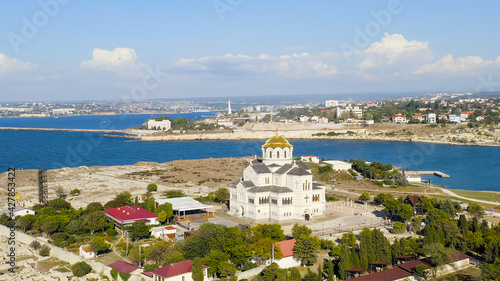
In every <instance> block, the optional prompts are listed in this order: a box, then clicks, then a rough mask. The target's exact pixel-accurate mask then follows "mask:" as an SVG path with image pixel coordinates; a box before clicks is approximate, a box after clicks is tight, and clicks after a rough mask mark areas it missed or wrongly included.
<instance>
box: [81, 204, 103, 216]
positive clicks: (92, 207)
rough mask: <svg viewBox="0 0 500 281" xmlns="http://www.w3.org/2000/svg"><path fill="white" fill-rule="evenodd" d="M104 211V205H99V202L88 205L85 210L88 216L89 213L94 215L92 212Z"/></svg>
mask: <svg viewBox="0 0 500 281" xmlns="http://www.w3.org/2000/svg"><path fill="white" fill-rule="evenodd" d="M102 210H104V208H103V207H102V204H101V203H99V202H92V203H90V204H88V205H87V208H85V213H86V214H88V213H92V212H96V211H102Z"/></svg>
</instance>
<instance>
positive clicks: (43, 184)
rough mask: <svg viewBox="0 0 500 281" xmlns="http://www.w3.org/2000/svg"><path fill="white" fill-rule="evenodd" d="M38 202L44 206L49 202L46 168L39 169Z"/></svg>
mask: <svg viewBox="0 0 500 281" xmlns="http://www.w3.org/2000/svg"><path fill="white" fill-rule="evenodd" d="M38 203H40V205H43V206H46V205H47V204H48V203H49V187H48V185H47V171H46V170H45V168H43V169H41V170H38Z"/></svg>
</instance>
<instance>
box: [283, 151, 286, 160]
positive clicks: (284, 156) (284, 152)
mask: <svg viewBox="0 0 500 281" xmlns="http://www.w3.org/2000/svg"><path fill="white" fill-rule="evenodd" d="M283 154H285V155H283V158H286V150H285V151H283Z"/></svg>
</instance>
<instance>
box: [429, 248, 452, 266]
mask: <svg viewBox="0 0 500 281" xmlns="http://www.w3.org/2000/svg"><path fill="white" fill-rule="evenodd" d="M424 251H425V253H426V254H427V255H428V256H430V262H431V264H432V266H434V267H438V266H442V265H445V264H448V263H450V261H451V253H452V250H451V249H450V248H446V247H445V246H444V245H443V244H441V243H434V244H430V245H426V246H424Z"/></svg>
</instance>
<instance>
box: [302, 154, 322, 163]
mask: <svg viewBox="0 0 500 281" xmlns="http://www.w3.org/2000/svg"><path fill="white" fill-rule="evenodd" d="M300 161H304V162H311V163H316V164H317V163H319V158H318V156H314V155H305V156H300Z"/></svg>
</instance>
